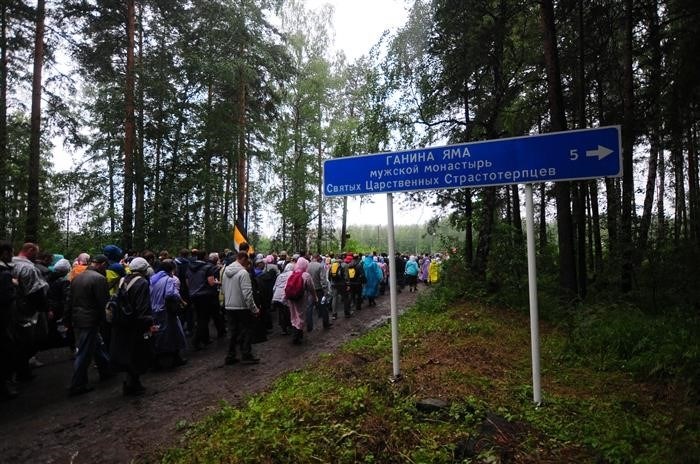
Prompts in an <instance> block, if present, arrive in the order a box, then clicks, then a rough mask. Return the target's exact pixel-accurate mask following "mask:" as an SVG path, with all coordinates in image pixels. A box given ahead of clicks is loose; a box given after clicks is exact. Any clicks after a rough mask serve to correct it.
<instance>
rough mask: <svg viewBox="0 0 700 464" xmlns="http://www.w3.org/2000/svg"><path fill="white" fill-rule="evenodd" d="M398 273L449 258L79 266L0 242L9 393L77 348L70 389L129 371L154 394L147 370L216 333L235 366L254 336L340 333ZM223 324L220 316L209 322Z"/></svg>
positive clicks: (402, 279)
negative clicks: (60, 351) (92, 375)
mask: <svg viewBox="0 0 700 464" xmlns="http://www.w3.org/2000/svg"><path fill="white" fill-rule="evenodd" d="M390 259H393V260H394V263H395V266H396V269H397V276H396V277H397V279H396V281H397V291H398V292H400V291H402V290H403V289H405V288H406V287H408V291H411V292H414V291H417V290H418V285H419V283H422V284H425V285H430V284H431V283H435V282H437V281H438V278H439V274H440V265H441V260H442V259H443V257H442V256H441V255H440V254H436V255H429V254H427V253H426V254H424V255H422V256H413V255H411V256H408V255H403V254H400V253H397V254H396V255H395V256H394V257H391V258H390V257H388V256H387V255H386V254H378V253H376V252H374V253H371V254H366V255H362V254H357V253H340V254H329V255H327V256H322V255H319V254H306V253H294V254H288V253H287V252H286V251H281V252H279V253H271V254H267V255H263V254H255V253H252V252H251V250H250V247H249V245H248V244H246V243H243V244H241V245H240V247H239V250H238V251H231V250H225V251H224V252H223V253H216V252H213V253H207V252H206V251H204V250H198V249H192V250H190V249H182V250H180V252H179V254H178V256H177V257H172V256H171V255H170V253H169V252H168V251H165V250H164V251H161V252H160V253H158V255H157V256H156V254H155V253H153V252H152V251H149V250H145V251H143V252H140V253H135V252H133V251H128V252H124V251H123V250H122V249H120V248H119V247H118V246H116V245H107V246H106V247H104V248H103V250H102V253H99V254H96V255H92V256H91V255H89V254H87V253H81V254H79V255H78V256H77V257H76V258H75V259H74V260H73V261H72V262H71V261H69V260H68V259H66V258H64V257H63V256H62V255H58V254H53V253H46V252H41V250H40V249H39V246H38V245H36V244H34V243H25V244H24V245H23V246H22V248H21V249H20V250H19V251H18V253H17V254H16V255H15V253H14V250H13V247H12V245H11V244H10V243H7V242H1V243H0V376H1V377H0V381H1V382H0V398H1V399H11V398H14V397H16V396H17V395H18V394H19V393H20V390H21V385H22V383H24V382H29V381H31V380H32V379H34V377H35V375H36V374H35V369H36V368H37V367H40V366H41V365H42V362H41V360H40V358H41V353H40V352H41V351H43V350H47V349H52V348H58V347H67V348H68V349H69V350H70V352H71V355H72V357H73V375H72V378H71V383H70V387H69V390H68V394H69V395H71V396H76V395H82V394H84V393H88V392H90V391H91V390H92V389H93V388H94V387H93V385H92V384H91V383H90V382H89V380H88V371H89V368H90V366H91V365H93V364H94V365H95V366H96V367H97V372H98V375H99V379H100V380H105V379H109V378H111V377H114V376H115V375H117V373H118V372H124V381H123V385H122V389H123V394H124V395H140V394H142V393H143V392H144V391H145V387H144V385H143V384H142V383H141V376H142V374H144V373H145V372H146V371H147V370H149V369H172V368H176V367H179V366H183V365H185V364H187V362H188V360H187V359H186V358H185V357H184V356H183V354H184V353H186V352H187V351H188V350H202V349H205V348H206V347H207V346H208V345H209V344H211V343H212V341H213V340H212V339H213V335H212V333H211V329H212V327H211V326H212V325H213V329H214V330H215V336H216V337H218V338H224V337H226V336H227V335H229V337H230V341H229V347H228V352H227V355H226V357H225V360H224V362H225V364H236V363H243V364H256V363H258V362H259V359H258V358H257V357H256V356H255V355H254V353H253V346H252V345H253V344H255V343H259V342H263V341H265V340H267V337H268V335H270V334H271V333H272V332H273V329H274V326H275V325H277V326H278V327H279V330H280V331H281V333H282V334H284V335H290V338H291V343H292V344H295V345H299V344H302V343H303V340H304V332H305V331H308V332H310V331H312V330H313V329H314V326H315V324H316V323H318V322H320V323H321V326H322V327H323V329H326V330H327V329H330V328H331V327H332V326H333V320H335V319H337V318H338V317H339V315H340V314H341V313H342V315H343V316H344V317H352V316H353V314H354V313H355V312H356V311H360V310H361V309H362V307H363V304H364V305H366V307H372V306H376V304H377V299H378V298H380V297H381V296H383V295H385V293H386V292H387V289H388V285H389V268H390V266H389V260H390ZM212 322H213V324H211V323H212Z"/></svg>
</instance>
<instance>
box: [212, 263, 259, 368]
mask: <svg viewBox="0 0 700 464" xmlns="http://www.w3.org/2000/svg"><path fill="white" fill-rule="evenodd" d="M249 267H250V258H249V257H248V254H247V252H245V251H241V252H239V253H238V255H237V256H236V261H234V262H232V263H231V264H229V265H228V266H226V269H224V274H223V279H222V281H221V291H222V292H223V294H224V308H225V309H226V317H227V319H228V322H229V327H230V332H231V342H230V344H229V348H228V355H227V356H226V360H225V362H226V364H235V363H237V362H238V357H237V356H236V346H238V348H239V349H240V351H241V358H240V361H241V362H242V363H243V364H257V363H259V362H260V360H259V359H258V358H256V357H254V356H253V348H252V338H253V327H254V325H255V318H256V317H257V316H258V314H259V312H260V310H259V309H258V307H257V306H256V305H255V301H254V300H253V284H252V282H251V279H250V270H249Z"/></svg>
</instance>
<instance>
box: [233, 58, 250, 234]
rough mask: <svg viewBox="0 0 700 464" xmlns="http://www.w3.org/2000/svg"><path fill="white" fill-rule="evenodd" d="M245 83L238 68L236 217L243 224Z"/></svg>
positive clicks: (244, 195) (245, 195)
mask: <svg viewBox="0 0 700 464" xmlns="http://www.w3.org/2000/svg"><path fill="white" fill-rule="evenodd" d="M246 91H247V90H246V83H245V76H244V75H243V69H240V70H239V73H238V91H237V97H238V101H237V103H238V104H237V116H238V119H237V121H236V127H237V131H236V133H237V134H238V141H237V145H238V150H237V153H236V155H237V156H236V161H237V162H236V194H237V198H236V219H237V220H238V221H239V222H240V223H241V224H245V210H246V204H247V201H248V185H247V183H246V164H247V161H248V160H247V152H246V139H245V133H246V115H245V111H246Z"/></svg>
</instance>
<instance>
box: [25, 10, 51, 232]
mask: <svg viewBox="0 0 700 464" xmlns="http://www.w3.org/2000/svg"><path fill="white" fill-rule="evenodd" d="M45 14H46V2H45V0H38V1H37V5H36V34H35V35H34V75H33V78H32V115H31V130H30V135H29V164H28V168H27V170H28V173H29V179H28V182H27V184H28V185H27V187H28V188H27V222H26V226H25V229H24V241H25V242H35V243H36V242H37V241H38V240H39V212H40V211H41V206H40V204H39V180H40V176H41V71H42V69H43V67H44V16H45Z"/></svg>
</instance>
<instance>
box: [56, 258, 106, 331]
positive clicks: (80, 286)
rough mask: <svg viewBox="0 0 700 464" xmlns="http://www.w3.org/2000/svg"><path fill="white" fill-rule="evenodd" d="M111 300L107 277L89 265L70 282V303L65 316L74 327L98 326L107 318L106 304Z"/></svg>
mask: <svg viewBox="0 0 700 464" xmlns="http://www.w3.org/2000/svg"><path fill="white" fill-rule="evenodd" d="M107 300H109V288H108V287H107V278H106V277H105V276H103V275H102V274H100V273H99V272H97V271H96V270H95V269H94V268H92V267H88V268H87V269H86V270H85V272H83V273H81V274H79V275H77V276H76V277H75V279H73V280H72V281H71V284H70V305H69V306H68V309H67V311H66V312H67V314H66V315H65V316H64V318H67V320H69V321H71V324H72V325H73V327H78V328H89V327H97V326H98V325H100V323H101V322H102V321H103V320H104V318H105V306H107Z"/></svg>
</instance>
